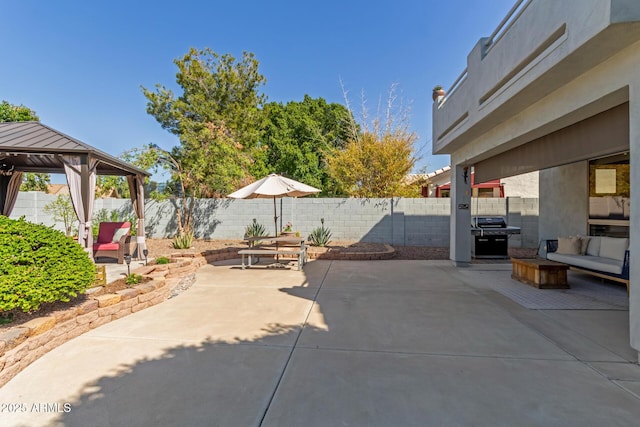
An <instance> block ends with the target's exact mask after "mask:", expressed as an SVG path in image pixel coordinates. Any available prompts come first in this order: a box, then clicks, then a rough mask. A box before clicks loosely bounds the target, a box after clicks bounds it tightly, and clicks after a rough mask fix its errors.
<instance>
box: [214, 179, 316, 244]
mask: <svg viewBox="0 0 640 427" xmlns="http://www.w3.org/2000/svg"><path fill="white" fill-rule="evenodd" d="M320 191H321V190H318V189H317V188H315V187H312V186H310V185H307V184H303V183H301V182H298V181H295V180H293V179H290V178H286V177H284V176H282V175H278V174H276V173H272V174H271V175H268V176H265V177H264V178H262V179H260V180H258V181H256V182H254V183H253V184H249V185H247V186H246V187H242V188H241V189H239V190H238V191H235V192H233V193H231V194H229V195H228V196H227V197H231V198H232V199H258V198H260V199H270V198H273V221H274V224H275V227H276V228H275V230H276V234H275V235H276V236H277V235H278V214H277V210H276V198H277V197H284V196H290V197H302V196H308V195H309V194H315V193H319V192H320Z"/></svg>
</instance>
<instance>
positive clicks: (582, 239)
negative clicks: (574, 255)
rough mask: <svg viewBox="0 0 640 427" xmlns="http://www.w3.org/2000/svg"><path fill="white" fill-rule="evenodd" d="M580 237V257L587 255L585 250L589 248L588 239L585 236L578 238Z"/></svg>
mask: <svg viewBox="0 0 640 427" xmlns="http://www.w3.org/2000/svg"><path fill="white" fill-rule="evenodd" d="M579 237H580V255H585V254H586V253H587V248H588V247H589V240H591V238H590V237H587V236H579Z"/></svg>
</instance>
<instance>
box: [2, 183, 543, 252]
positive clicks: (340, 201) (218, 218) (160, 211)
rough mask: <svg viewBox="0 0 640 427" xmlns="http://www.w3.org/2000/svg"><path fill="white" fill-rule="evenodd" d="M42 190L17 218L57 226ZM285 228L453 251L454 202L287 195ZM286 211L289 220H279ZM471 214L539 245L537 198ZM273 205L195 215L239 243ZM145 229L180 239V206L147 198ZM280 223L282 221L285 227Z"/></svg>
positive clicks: (113, 203)
mask: <svg viewBox="0 0 640 427" xmlns="http://www.w3.org/2000/svg"><path fill="white" fill-rule="evenodd" d="M55 198H56V196H50V195H47V194H44V193H40V192H22V193H20V194H19V196H18V200H17V201H16V206H15V208H14V210H13V212H12V214H11V217H12V218H19V217H20V216H23V215H24V216H25V217H26V219H27V220H29V221H32V222H36V223H44V224H46V225H52V226H55V227H57V228H59V229H62V227H61V224H55V222H54V221H53V219H52V218H51V216H50V215H47V214H45V213H44V212H43V207H44V206H45V205H46V204H47V203H50V202H51V201H53V200H55ZM276 206H277V210H278V215H279V216H281V217H282V223H283V224H286V223H287V222H291V223H293V229H294V230H295V231H300V233H301V234H303V235H307V234H309V233H310V232H311V231H312V230H313V229H314V228H316V227H319V226H320V224H321V223H320V219H321V218H324V220H325V226H326V227H328V228H330V229H331V231H332V233H333V239H334V240H357V241H364V242H381V243H391V244H397V245H409V246H432V247H446V246H449V227H450V211H451V201H450V199H448V198H446V199H434V198H416V199H405V198H399V199H398V198H394V199H351V198H331V199H329V198H310V197H306V198H300V199H294V198H290V197H285V198H283V199H277V200H276ZM101 209H107V210H109V211H112V210H115V211H118V212H120V213H123V214H127V215H132V210H131V202H130V201H129V200H124V199H97V200H96V201H95V204H94V212H98V211H99V210H101ZM281 212H282V215H281V214H280V213H281ZM471 213H472V215H499V216H508V218H509V224H510V225H513V226H519V227H522V229H523V233H524V234H523V235H522V236H521V237H518V238H514V239H513V240H512V243H511V245H512V246H520V245H521V244H522V245H523V246H524V247H536V246H537V242H538V235H537V234H538V200H537V199H520V198H513V199H499V198H497V199H491V198H490V199H474V200H473V201H472V203H471ZM273 215H274V214H273V200H270V199H253V200H234V199H202V200H198V201H197V204H196V207H195V209H194V218H195V224H196V227H195V231H196V235H197V237H199V238H207V239H240V238H242V236H243V234H244V229H245V227H246V226H247V225H249V224H250V223H251V222H252V221H253V218H256V220H257V221H258V222H260V223H261V224H263V225H264V226H265V227H266V228H267V231H268V232H269V233H273V232H274V231H275V230H274V223H273ZM145 224H146V231H147V233H148V236H150V237H156V238H162V237H173V236H174V235H175V234H176V231H177V227H176V223H175V202H173V201H164V202H161V203H158V202H156V201H153V200H147V202H146V209H145ZM279 224H280V221H278V229H279Z"/></svg>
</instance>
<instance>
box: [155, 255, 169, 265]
mask: <svg viewBox="0 0 640 427" xmlns="http://www.w3.org/2000/svg"><path fill="white" fill-rule="evenodd" d="M156 264H169V258H167V257H166V256H161V257H158V258H156Z"/></svg>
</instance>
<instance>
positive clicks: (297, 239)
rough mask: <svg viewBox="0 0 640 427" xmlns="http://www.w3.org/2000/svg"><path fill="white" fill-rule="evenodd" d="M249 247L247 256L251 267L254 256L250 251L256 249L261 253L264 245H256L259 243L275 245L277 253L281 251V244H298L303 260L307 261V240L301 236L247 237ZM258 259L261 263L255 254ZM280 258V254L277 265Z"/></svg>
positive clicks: (277, 257)
mask: <svg viewBox="0 0 640 427" xmlns="http://www.w3.org/2000/svg"><path fill="white" fill-rule="evenodd" d="M244 240H245V241H246V242H247V243H248V246H249V251H247V255H248V257H249V265H251V264H252V254H251V252H250V250H253V249H255V250H256V252H259V251H260V249H259V248H260V247H261V246H262V245H256V243H257V242H267V241H268V242H271V243H275V245H276V251H277V252H278V251H279V245H280V244H281V243H284V244H296V245H299V246H300V249H299V252H300V253H302V254H303V255H302V259H303V261H305V260H306V250H307V248H306V245H305V243H304V242H305V240H306V238H304V237H301V236H252V237H245V239H244ZM253 255H254V256H255V257H256V258H257V260H258V261H257V262H260V258H259V256H257V255H259V254H253ZM279 256H280V254H276V264H278V261H279Z"/></svg>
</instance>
